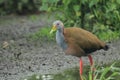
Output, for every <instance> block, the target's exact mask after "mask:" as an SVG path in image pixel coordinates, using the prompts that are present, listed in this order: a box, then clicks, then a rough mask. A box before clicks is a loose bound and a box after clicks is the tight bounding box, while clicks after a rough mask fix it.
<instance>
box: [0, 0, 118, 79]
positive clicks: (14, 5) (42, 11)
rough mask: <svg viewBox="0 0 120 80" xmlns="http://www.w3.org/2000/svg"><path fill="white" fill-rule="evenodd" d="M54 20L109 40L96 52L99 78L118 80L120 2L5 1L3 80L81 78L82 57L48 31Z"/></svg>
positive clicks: (1, 11) (0, 31)
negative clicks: (68, 52)
mask: <svg viewBox="0 0 120 80" xmlns="http://www.w3.org/2000/svg"><path fill="white" fill-rule="evenodd" d="M54 20H61V21H63V23H64V25H65V27H73V26H76V27H81V28H83V29H86V30H88V31H90V32H92V33H94V34H95V35H97V36H98V37H99V38H100V39H101V40H103V41H105V42H107V43H108V44H109V45H110V47H111V48H110V50H108V51H107V52H105V51H98V52H96V53H98V54H96V53H95V54H94V56H93V58H94V60H95V62H96V65H99V66H100V67H98V72H100V74H99V76H98V75H96V76H97V77H96V80H97V79H99V80H119V76H118V75H120V63H119V62H120V51H119V50H120V0H0V80H79V72H78V71H79V70H78V66H79V65H78V61H79V59H78V58H76V57H73V56H66V55H65V54H64V53H63V51H62V50H61V49H60V47H58V46H57V45H56V42H55V34H52V35H50V34H49V31H50V29H51V27H52V23H53V21H54ZM51 46H52V47H51ZM83 60H84V61H85V64H86V65H87V64H88V61H87V60H86V58H84V59H83ZM115 62H116V64H117V65H114V66H113V64H114V63H115ZM101 67H102V68H101ZM108 68H109V69H108ZM66 69H67V70H66ZM104 70H105V71H106V72H104ZM60 72H61V73H60ZM87 72H89V69H88V68H87V67H86V72H85V73H84V74H85V75H84V77H85V80H90V78H89V77H88V75H89V74H88V73H87ZM58 73H59V74H58ZM108 73H109V74H108ZM49 74H55V75H49ZM31 75H32V76H31ZM26 76H30V77H26ZM47 76H49V77H50V78H49V77H47ZM113 76H114V77H113Z"/></svg>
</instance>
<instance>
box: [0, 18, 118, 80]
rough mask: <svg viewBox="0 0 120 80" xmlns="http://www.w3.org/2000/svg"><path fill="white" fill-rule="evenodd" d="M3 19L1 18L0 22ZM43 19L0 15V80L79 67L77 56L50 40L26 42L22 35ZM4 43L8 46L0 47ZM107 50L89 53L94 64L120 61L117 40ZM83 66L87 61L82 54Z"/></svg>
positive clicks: (42, 24)
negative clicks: (68, 53)
mask: <svg viewBox="0 0 120 80" xmlns="http://www.w3.org/2000/svg"><path fill="white" fill-rule="evenodd" d="M2 20H4V21H2ZM45 20H46V19H44V20H42V19H37V20H36V21H31V20H29V17H25V16H22V17H14V18H13V16H11V17H2V18H0V21H2V22H0V37H1V38H0V80H20V78H23V77H25V76H27V75H31V74H34V73H40V74H55V73H57V72H60V71H62V70H65V69H67V68H72V67H75V66H79V64H78V62H79V59H78V58H77V57H73V56H68V55H65V54H64V53H63V51H62V50H61V48H60V47H59V46H57V45H56V43H54V42H53V43H52V42H43V41H37V42H29V41H28V39H26V37H25V35H27V34H29V33H34V32H36V31H37V30H38V29H39V28H40V27H43V26H47V25H48V24H50V21H48V22H47V23H45V22H46V21H45ZM5 41H6V42H7V43H8V47H6V48H2V47H3V46H4V45H5V44H3V43H5ZM109 45H110V49H109V50H108V51H103V50H100V51H97V52H95V53H93V58H94V61H95V63H96V64H98V65H102V64H108V63H110V62H114V61H118V60H119V61H120V41H119V40H118V41H115V42H112V43H109ZM83 61H84V63H85V65H88V64H89V63H88V62H89V61H88V59H87V58H86V57H83Z"/></svg>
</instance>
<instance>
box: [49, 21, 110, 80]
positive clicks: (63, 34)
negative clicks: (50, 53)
mask: <svg viewBox="0 0 120 80" xmlns="http://www.w3.org/2000/svg"><path fill="white" fill-rule="evenodd" d="M55 31H56V42H57V44H58V45H59V46H60V47H61V48H62V49H63V51H64V52H65V54H67V55H72V56H76V57H78V58H80V60H79V65H80V71H79V73H80V79H81V80H83V78H82V73H83V61H82V57H83V56H88V59H89V61H90V66H91V68H92V67H93V59H92V56H91V53H92V52H95V51H97V50H101V49H104V50H108V48H109V47H108V45H107V44H106V43H105V42H103V41H101V40H100V39H99V38H98V37H97V36H96V35H94V34H93V33H91V32H89V31H87V30H85V29H82V28H80V27H67V28H65V27H64V24H63V22H62V21H60V20H56V21H54V22H53V27H52V29H51V31H50V34H52V33H53V32H55Z"/></svg>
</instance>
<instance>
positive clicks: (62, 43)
mask: <svg viewBox="0 0 120 80" xmlns="http://www.w3.org/2000/svg"><path fill="white" fill-rule="evenodd" d="M56 41H57V44H58V45H59V46H61V47H62V48H63V50H65V49H66V48H67V44H66V42H65V38H64V35H63V30H61V29H59V30H57V32H56Z"/></svg>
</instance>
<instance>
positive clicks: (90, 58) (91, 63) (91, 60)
mask: <svg viewBox="0 0 120 80" xmlns="http://www.w3.org/2000/svg"><path fill="white" fill-rule="evenodd" d="M88 58H89V61H90V66H91V70H92V80H93V79H94V74H93V71H94V67H93V59H92V56H91V55H88Z"/></svg>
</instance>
